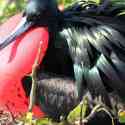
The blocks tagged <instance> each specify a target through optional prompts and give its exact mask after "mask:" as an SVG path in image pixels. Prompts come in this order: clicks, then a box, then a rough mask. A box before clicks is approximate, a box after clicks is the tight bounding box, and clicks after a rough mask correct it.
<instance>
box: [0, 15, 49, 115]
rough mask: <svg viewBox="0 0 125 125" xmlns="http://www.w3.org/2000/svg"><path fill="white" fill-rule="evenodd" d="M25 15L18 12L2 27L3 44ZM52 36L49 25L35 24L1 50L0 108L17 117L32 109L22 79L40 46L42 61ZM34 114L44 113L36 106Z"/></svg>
mask: <svg viewBox="0 0 125 125" xmlns="http://www.w3.org/2000/svg"><path fill="white" fill-rule="evenodd" d="M21 18H22V14H18V15H15V16H13V17H11V18H10V19H9V20H8V21H7V22H5V23H4V24H2V25H1V26H0V43H2V41H3V40H4V39H5V38H6V37H7V36H8V35H9V34H10V33H11V32H12V31H13V30H14V29H15V28H16V26H17V25H18V24H19V22H20V20H21ZM48 39H49V34H48V28H47V27H36V28H35V27H34V28H30V29H29V30H28V31H27V32H25V33H23V34H22V35H20V36H19V37H18V38H16V40H15V41H14V42H12V43H11V44H10V45H8V46H7V47H5V48H4V49H2V50H0V109H3V108H5V109H6V110H9V111H10V112H11V113H12V114H13V115H14V116H18V115H19V114H23V113H25V112H27V111H28V104H29V98H28V97H27V96H26V94H25V91H24V89H23V86H22V83H21V79H22V78H23V77H24V76H25V75H27V74H29V73H31V71H32V65H33V64H34V61H35V58H36V56H37V53H38V48H39V47H41V54H40V60H39V63H41V62H42V59H43V57H44V55H45V54H46V50H47V47H48ZM33 113H34V115H35V116H36V117H42V116H43V113H42V111H41V110H40V109H39V107H37V106H34V108H33Z"/></svg>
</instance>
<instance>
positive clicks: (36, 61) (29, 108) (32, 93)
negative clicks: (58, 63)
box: [28, 45, 41, 112]
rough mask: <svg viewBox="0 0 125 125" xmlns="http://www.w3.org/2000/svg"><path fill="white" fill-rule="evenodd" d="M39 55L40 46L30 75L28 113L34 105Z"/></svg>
mask: <svg viewBox="0 0 125 125" xmlns="http://www.w3.org/2000/svg"><path fill="white" fill-rule="evenodd" d="M40 54H41V45H39V48H38V52H37V56H36V59H35V62H34V64H33V66H32V73H31V77H32V87H31V91H30V104H29V107H28V111H29V112H31V111H32V108H33V105H34V103H35V97H36V72H37V67H38V62H39V57H40Z"/></svg>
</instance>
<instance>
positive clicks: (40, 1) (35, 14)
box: [24, 0, 58, 25]
mask: <svg viewBox="0 0 125 125" xmlns="http://www.w3.org/2000/svg"><path fill="white" fill-rule="evenodd" d="M57 15H58V7H57V2H56V0H30V1H29V3H28V4H27V7H26V9H25V12H24V16H26V17H27V20H28V21H31V22H35V23H36V22H37V23H38V22H40V23H41V25H42V22H47V21H48V20H49V19H53V18H56V16H57Z"/></svg>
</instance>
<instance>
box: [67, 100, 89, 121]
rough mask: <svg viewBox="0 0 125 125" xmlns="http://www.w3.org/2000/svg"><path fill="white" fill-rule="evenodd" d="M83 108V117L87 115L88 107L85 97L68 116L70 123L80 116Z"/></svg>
mask: <svg viewBox="0 0 125 125" xmlns="http://www.w3.org/2000/svg"><path fill="white" fill-rule="evenodd" d="M81 108H82V118H84V117H85V115H86V110H87V108H88V102H87V99H86V98H85V99H83V101H82V102H81V103H80V104H79V105H78V106H77V107H76V108H75V109H74V110H73V111H71V112H70V114H69V116H68V121H69V122H70V123H72V122H74V121H75V120H76V119H78V118H80V113H81Z"/></svg>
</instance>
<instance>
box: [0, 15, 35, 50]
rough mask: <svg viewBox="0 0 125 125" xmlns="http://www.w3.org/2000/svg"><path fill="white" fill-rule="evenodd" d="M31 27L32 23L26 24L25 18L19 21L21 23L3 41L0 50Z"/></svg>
mask: <svg viewBox="0 0 125 125" xmlns="http://www.w3.org/2000/svg"><path fill="white" fill-rule="evenodd" d="M32 26H33V23H32V22H27V18H26V17H23V18H22V19H21V22H20V23H19V24H18V25H17V27H16V28H15V30H14V31H13V32H12V33H11V34H10V35H9V36H7V38H5V40H3V42H2V43H1V44H0V50H2V49H3V48H5V47H6V46H7V45H9V44H10V43H12V42H13V41H14V40H15V39H16V37H18V36H20V35H21V34H22V33H24V32H26V31H27V30H28V29H29V28H30V27H32Z"/></svg>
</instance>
